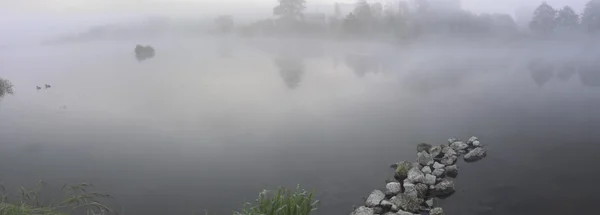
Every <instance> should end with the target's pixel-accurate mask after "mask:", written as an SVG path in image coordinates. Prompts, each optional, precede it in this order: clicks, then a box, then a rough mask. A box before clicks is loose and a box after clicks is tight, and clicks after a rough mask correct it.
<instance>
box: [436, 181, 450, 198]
mask: <svg viewBox="0 0 600 215" xmlns="http://www.w3.org/2000/svg"><path fill="white" fill-rule="evenodd" d="M454 189H455V187H454V182H453V181H451V180H448V179H444V180H443V181H442V182H440V183H438V184H436V185H435V187H434V190H433V192H434V193H435V194H436V195H438V196H446V195H450V194H452V193H454V191H455V190H454Z"/></svg>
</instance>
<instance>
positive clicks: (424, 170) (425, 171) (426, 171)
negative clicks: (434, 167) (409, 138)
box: [421, 166, 431, 174]
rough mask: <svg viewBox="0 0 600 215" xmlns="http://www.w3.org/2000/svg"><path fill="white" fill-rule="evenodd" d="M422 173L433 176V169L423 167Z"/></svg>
mask: <svg viewBox="0 0 600 215" xmlns="http://www.w3.org/2000/svg"><path fill="white" fill-rule="evenodd" d="M421 172H423V173H425V174H431V167H429V166H426V167H423V169H421Z"/></svg>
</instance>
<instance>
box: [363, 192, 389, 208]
mask: <svg viewBox="0 0 600 215" xmlns="http://www.w3.org/2000/svg"><path fill="white" fill-rule="evenodd" d="M384 198H385V194H384V193H383V192H381V190H373V192H371V195H369V197H367V201H365V205H366V206H367V207H375V206H377V205H379V203H380V202H381V200H383V199H384Z"/></svg>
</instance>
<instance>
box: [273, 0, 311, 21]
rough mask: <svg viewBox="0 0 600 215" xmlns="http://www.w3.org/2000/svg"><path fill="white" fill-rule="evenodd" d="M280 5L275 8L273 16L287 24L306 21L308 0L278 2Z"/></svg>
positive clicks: (283, 0)
mask: <svg viewBox="0 0 600 215" xmlns="http://www.w3.org/2000/svg"><path fill="white" fill-rule="evenodd" d="M278 1H279V5H277V6H275V8H273V14H274V15H275V16H279V19H280V20H283V21H285V22H297V21H300V20H302V19H304V15H303V13H302V12H303V11H304V9H305V8H306V0H278Z"/></svg>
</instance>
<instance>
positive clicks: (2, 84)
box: [0, 78, 14, 98]
mask: <svg viewBox="0 0 600 215" xmlns="http://www.w3.org/2000/svg"><path fill="white" fill-rule="evenodd" d="M13 93H14V92H13V85H12V83H10V81H9V80H6V79H2V78H0V98H2V97H4V95H6V94H13Z"/></svg>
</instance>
